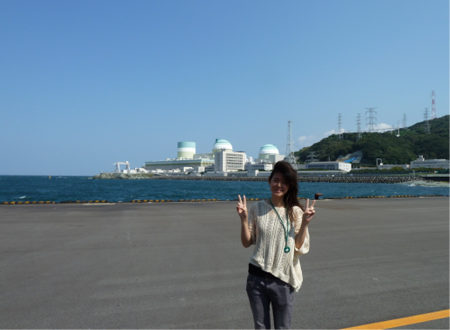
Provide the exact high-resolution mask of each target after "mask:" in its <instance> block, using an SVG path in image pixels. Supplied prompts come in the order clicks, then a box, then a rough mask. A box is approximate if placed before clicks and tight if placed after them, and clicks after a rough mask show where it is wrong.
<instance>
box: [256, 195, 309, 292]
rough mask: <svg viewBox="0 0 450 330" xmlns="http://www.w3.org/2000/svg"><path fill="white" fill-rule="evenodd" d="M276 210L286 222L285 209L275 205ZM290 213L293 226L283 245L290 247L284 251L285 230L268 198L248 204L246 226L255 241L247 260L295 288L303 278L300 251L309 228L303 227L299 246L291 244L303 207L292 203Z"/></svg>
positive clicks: (304, 248)
mask: <svg viewBox="0 0 450 330" xmlns="http://www.w3.org/2000/svg"><path fill="white" fill-rule="evenodd" d="M276 210H277V211H278V214H279V215H280V217H281V219H283V223H284V225H285V226H286V209H285V208H284V207H276ZM294 214H295V219H296V220H297V221H296V222H295V226H292V225H291V224H290V225H289V238H288V245H287V246H288V247H289V248H290V251H289V252H288V253H285V252H284V248H285V245H286V235H285V231H284V229H283V226H282V225H281V223H280V220H279V218H278V215H277V214H276V212H275V211H274V210H273V208H272V206H271V205H270V203H269V202H268V201H266V200H263V201H258V202H256V203H254V204H253V205H252V206H251V208H250V211H249V216H248V227H249V230H250V234H251V236H252V244H255V250H254V252H253V256H252V257H251V259H250V263H251V264H253V265H255V266H258V267H260V268H261V269H262V270H264V271H266V272H268V273H271V274H273V275H274V276H275V277H278V278H279V279H281V280H282V281H284V282H286V283H289V284H290V285H292V287H293V288H294V289H295V291H298V290H300V287H301V285H302V282H303V275H302V269H301V267H300V255H302V254H305V253H308V251H309V232H308V229H307V230H306V237H305V241H304V243H303V245H302V246H301V247H300V249H297V248H295V235H296V234H297V233H298V232H299V230H300V226H301V222H302V215H303V211H302V210H301V208H299V207H298V206H296V207H294ZM289 220H290V219H289ZM291 223H292V222H291Z"/></svg>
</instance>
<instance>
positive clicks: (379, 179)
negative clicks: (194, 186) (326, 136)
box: [93, 173, 423, 183]
mask: <svg viewBox="0 0 450 330" xmlns="http://www.w3.org/2000/svg"><path fill="white" fill-rule="evenodd" d="M93 179H128V180H184V181H186V180H188V181H267V177H257V176H256V177H255V176H253V177H252V176H241V175H239V176H233V175H230V176H189V175H165V176H158V175H151V174H123V173H120V174H119V173H101V174H99V175H95V176H94V177H93ZM422 179H423V178H422V177H419V176H416V177H412V176H381V175H380V176H378V175H377V176H344V175H342V176H299V178H298V181H299V182H328V183H403V182H410V181H416V180H422Z"/></svg>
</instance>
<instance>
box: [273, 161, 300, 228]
mask: <svg viewBox="0 0 450 330" xmlns="http://www.w3.org/2000/svg"><path fill="white" fill-rule="evenodd" d="M275 173H280V174H281V175H282V176H283V177H284V179H285V180H286V182H287V183H288V184H289V189H288V191H287V193H286V194H285V195H284V196H283V202H284V206H285V207H286V209H287V210H288V212H289V219H291V222H295V221H297V219H295V218H294V206H298V207H299V208H301V209H302V210H303V211H304V208H303V206H301V205H300V202H299V201H298V198H297V195H298V176H297V171H296V170H294V169H293V168H292V165H291V164H289V163H288V162H286V161H284V160H281V161H279V162H277V163H276V164H275V166H274V167H273V170H272V173H271V174H270V177H269V183H270V181H271V180H272V177H273V176H274V174H275Z"/></svg>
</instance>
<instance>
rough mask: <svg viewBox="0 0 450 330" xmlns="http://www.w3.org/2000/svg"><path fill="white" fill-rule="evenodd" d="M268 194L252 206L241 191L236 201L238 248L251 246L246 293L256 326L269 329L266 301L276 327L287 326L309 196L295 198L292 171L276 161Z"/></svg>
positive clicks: (310, 210) (298, 281) (303, 249)
mask: <svg viewBox="0 0 450 330" xmlns="http://www.w3.org/2000/svg"><path fill="white" fill-rule="evenodd" d="M269 186H270V190H271V192H272V196H271V197H270V199H268V200H261V201H258V202H256V203H254V204H253V205H252V207H251V208H250V210H249V211H248V212H247V201H246V198H245V196H243V199H241V196H239V202H238V204H237V207H236V209H237V212H238V214H239V217H240V218H241V241H242V245H243V246H244V247H246V248H247V247H249V246H250V245H252V244H254V245H255V250H254V252H253V256H252V257H251V259H250V263H249V275H248V278H247V295H248V297H249V300H250V306H251V309H252V313H253V320H254V323H255V328H256V329H270V305H272V313H273V319H274V326H275V328H276V329H290V327H291V319H292V303H293V301H294V292H295V291H298V290H299V289H300V287H301V285H302V281H303V276H302V270H301V268H300V260H299V257H300V255H302V254H305V253H307V252H308V251H309V232H308V225H309V222H310V221H311V219H312V218H313V217H314V214H315V210H314V204H315V201H314V202H312V203H311V205H309V199H307V200H306V207H303V206H301V205H300V203H299V202H298V198H297V193H298V178H297V172H296V171H295V170H294V169H293V168H292V166H291V165H290V164H289V163H288V162H285V161H280V162H277V163H276V164H275V166H274V168H273V171H272V173H271V175H270V177H269Z"/></svg>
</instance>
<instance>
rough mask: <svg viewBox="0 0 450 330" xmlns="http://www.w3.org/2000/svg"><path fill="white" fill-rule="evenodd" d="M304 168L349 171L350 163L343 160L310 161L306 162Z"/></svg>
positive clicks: (350, 168)
mask: <svg viewBox="0 0 450 330" xmlns="http://www.w3.org/2000/svg"><path fill="white" fill-rule="evenodd" d="M306 169H323V170H340V171H345V172H350V171H351V170H352V164H350V163H344V162H312V163H309V164H306Z"/></svg>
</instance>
